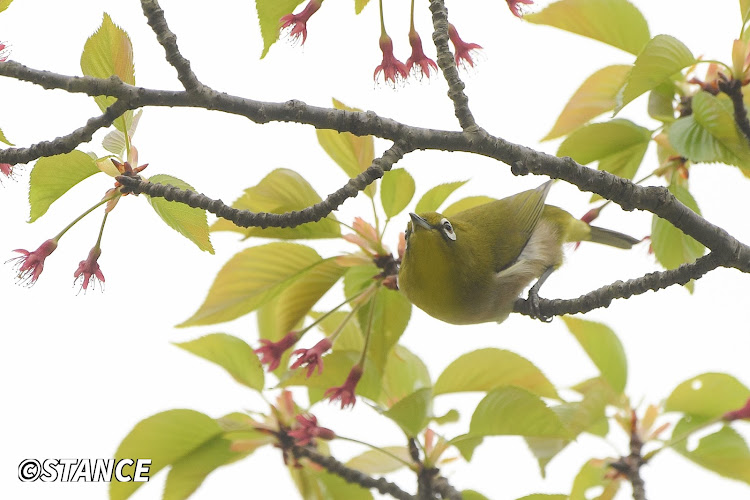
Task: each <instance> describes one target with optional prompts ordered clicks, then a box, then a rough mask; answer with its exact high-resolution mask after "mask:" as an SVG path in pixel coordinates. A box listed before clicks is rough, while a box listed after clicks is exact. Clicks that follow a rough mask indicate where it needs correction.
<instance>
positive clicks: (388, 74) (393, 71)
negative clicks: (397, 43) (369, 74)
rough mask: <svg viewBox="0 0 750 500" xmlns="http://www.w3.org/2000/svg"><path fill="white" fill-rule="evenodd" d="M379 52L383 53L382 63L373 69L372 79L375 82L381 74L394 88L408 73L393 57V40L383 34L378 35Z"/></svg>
mask: <svg viewBox="0 0 750 500" xmlns="http://www.w3.org/2000/svg"><path fill="white" fill-rule="evenodd" d="M380 50H381V51H382V52H383V62H382V63H380V65H379V66H378V67H377V68H375V73H374V74H373V78H374V79H375V80H376V81H377V79H378V76H380V73H383V78H384V79H385V82H386V83H388V82H391V83H392V84H393V85H394V86H395V85H396V83H397V82H398V81H399V80H405V79H406V77H407V76H408V75H409V71H408V70H407V69H406V65H405V64H404V63H402V62H401V61H399V60H398V59H396V57H395V56H394V55H393V40H391V37H389V36H388V35H386V34H385V33H383V34H382V35H380Z"/></svg>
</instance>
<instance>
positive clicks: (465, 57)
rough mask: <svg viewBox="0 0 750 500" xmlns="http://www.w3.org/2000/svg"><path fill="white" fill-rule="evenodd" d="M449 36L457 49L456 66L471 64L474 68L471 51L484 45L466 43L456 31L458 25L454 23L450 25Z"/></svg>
mask: <svg viewBox="0 0 750 500" xmlns="http://www.w3.org/2000/svg"><path fill="white" fill-rule="evenodd" d="M448 36H449V37H450V39H451V43H453V47H455V49H456V55H455V58H456V66H465V65H469V66H470V67H472V68H473V67H474V59H472V56H471V52H472V51H474V52H476V51H477V50H479V49H481V48H482V46H481V45H477V44H476V43H466V42H464V41H463V40H461V37H460V36H458V31H456V27H455V26H453V25H452V24H449V25H448Z"/></svg>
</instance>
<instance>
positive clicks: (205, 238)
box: [144, 174, 214, 254]
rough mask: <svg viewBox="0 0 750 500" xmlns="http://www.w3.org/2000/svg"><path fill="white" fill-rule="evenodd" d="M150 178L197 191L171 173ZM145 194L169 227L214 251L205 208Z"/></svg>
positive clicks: (203, 248)
mask: <svg viewBox="0 0 750 500" xmlns="http://www.w3.org/2000/svg"><path fill="white" fill-rule="evenodd" d="M148 180H149V182H151V183H152V184H171V185H172V186H174V187H177V188H180V189H189V190H191V191H195V188H193V186H191V185H190V184H188V183H187V182H185V181H183V180H180V179H178V178H177V177H172V176H171V175H164V174H158V175H154V176H152V177H150V178H149V179H148ZM144 196H146V199H147V200H148V202H149V203H150V204H151V208H153V209H154V212H156V214H157V215H158V216H159V217H161V220H163V221H164V222H165V223H166V224H167V225H168V226H169V227H171V228H172V229H174V230H175V231H177V232H178V233H180V234H181V235H183V236H184V237H185V238H187V239H189V240H190V241H192V242H193V243H195V244H196V245H197V246H198V248H200V249H201V250H203V251H204V252H208V253H210V254H213V253H214V247H213V245H211V237H210V236H209V234H208V220H207V218H206V211H205V210H202V209H200V208H193V207H189V206H187V205H185V204H184V203H175V202H173V201H167V200H166V199H164V198H153V197H151V196H148V195H144Z"/></svg>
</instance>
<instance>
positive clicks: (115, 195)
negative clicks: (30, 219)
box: [53, 191, 121, 241]
mask: <svg viewBox="0 0 750 500" xmlns="http://www.w3.org/2000/svg"><path fill="white" fill-rule="evenodd" d="M118 196H121V194H120V192H119V191H117V192H115V193H114V194H112V196H108V197H106V198H103V199H102V200H101V201H100V202H98V203H97V204H95V205H94V206H92V207H91V208H89V209H88V210H86V211H85V212H83V213H82V214H81V215H79V216H78V217H76V218H75V220H74V221H73V222H71V223H70V224H68V225H67V226H65V227H64V228H63V230H62V231H60V232H59V233H57V236H55V237H54V238H53V239H54V240H56V241H57V240H59V239H60V238H62V236H63V235H64V234H65V233H67V232H68V230H69V229H70V228H71V227H73V226H75V225H76V224H78V223H79V222H80V221H81V219H83V218H84V217H86V216H87V215H88V214H90V213H91V212H93V211H94V210H96V209H97V208H99V207H100V206H102V205H104V204H105V203H107V202H108V201H110V200H113V199H115V198H116V197H118ZM104 220H107V217H106V215H105V217H104ZM103 229H104V222H102V230H103ZM101 236H102V235H101V231H100V232H99V240H101Z"/></svg>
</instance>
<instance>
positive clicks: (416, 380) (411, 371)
mask: <svg viewBox="0 0 750 500" xmlns="http://www.w3.org/2000/svg"><path fill="white" fill-rule="evenodd" d="M431 386H432V381H431V380H430V373H429V371H427V366H426V365H425V364H424V362H423V361H422V360H421V359H420V358H419V357H418V356H417V355H416V354H414V353H412V352H411V351H409V350H408V349H407V348H406V347H404V346H402V345H399V344H396V345H395V346H394V347H393V350H392V351H391V355H390V356H388V360H387V361H386V363H385V371H384V373H383V380H382V393H381V395H380V402H381V403H383V405H385V407H386V408H390V407H391V406H393V405H394V404H396V403H397V402H398V401H400V400H402V399H403V398H404V397H406V396H408V395H409V394H412V393H414V392H416V391H418V390H420V389H424V388H426V387H431Z"/></svg>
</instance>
